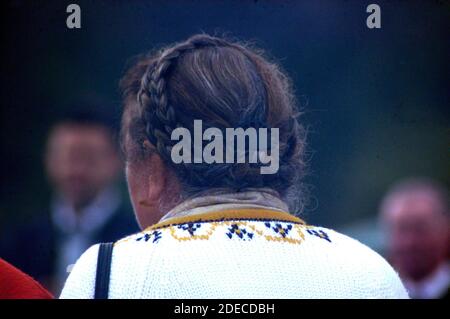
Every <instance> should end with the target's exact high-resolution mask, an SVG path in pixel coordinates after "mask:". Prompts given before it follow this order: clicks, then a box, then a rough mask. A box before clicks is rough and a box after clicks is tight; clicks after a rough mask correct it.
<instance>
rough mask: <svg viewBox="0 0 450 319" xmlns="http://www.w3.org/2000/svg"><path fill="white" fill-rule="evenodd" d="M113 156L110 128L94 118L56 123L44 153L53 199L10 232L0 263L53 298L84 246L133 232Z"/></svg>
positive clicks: (85, 115) (82, 115) (75, 116)
mask: <svg viewBox="0 0 450 319" xmlns="http://www.w3.org/2000/svg"><path fill="white" fill-rule="evenodd" d="M118 150H119V149H118V145H117V143H116V142H115V136H114V132H113V128H112V126H111V125H110V123H109V121H108V119H107V118H105V117H103V116H102V115H101V114H100V113H99V112H97V113H94V112H92V111H79V112H74V113H72V114H69V115H68V116H65V117H64V118H62V119H61V120H60V121H58V122H57V123H56V124H55V125H54V126H53V127H52V128H51V130H50V133H49V136H48V140H47V147H46V152H45V168H46V172H47V175H48V179H49V182H50V184H51V186H52V193H53V198H52V200H51V203H50V205H49V210H48V212H46V213H45V214H44V215H42V214H40V215H39V217H36V220H35V221H32V222H30V223H29V224H27V225H21V226H20V227H19V228H16V229H12V230H11V231H10V232H9V234H8V235H7V237H4V238H3V239H2V247H3V248H2V249H1V250H2V251H1V252H0V253H1V255H2V257H5V258H6V259H7V260H9V261H11V262H12V263H14V264H15V265H17V267H19V268H20V269H22V270H24V271H25V272H26V273H29V274H30V275H31V276H33V277H35V278H36V279H37V280H39V281H41V282H42V283H43V284H44V285H45V286H47V287H48V288H49V289H51V290H52V291H53V292H55V293H56V292H59V291H60V289H61V288H62V284H63V282H64V280H65V279H66V277H67V275H68V273H69V271H70V265H72V264H74V263H75V262H76V260H77V258H78V257H79V256H80V255H81V254H82V253H83V252H84V251H85V250H86V249H87V248H88V247H89V246H91V245H92V244H93V243H97V242H99V241H113V240H117V239H119V238H121V237H123V236H125V235H128V234H131V233H133V232H136V231H137V230H138V227H137V223H136V220H135V218H134V215H133V213H132V209H131V206H130V204H129V202H127V201H124V200H123V198H122V194H121V191H120V188H119V185H118V180H119V176H120V172H121V169H122V162H121V159H120V155H119V151H118Z"/></svg>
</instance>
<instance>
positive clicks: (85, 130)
mask: <svg viewBox="0 0 450 319" xmlns="http://www.w3.org/2000/svg"><path fill="white" fill-rule="evenodd" d="M46 166H47V172H48V175H49V179H50V182H51V183H52V184H53V186H54V187H55V190H56V192H57V193H59V194H60V195H62V196H63V197H64V198H65V199H66V200H68V201H69V202H70V203H71V204H72V205H73V206H74V207H75V209H80V208H82V207H84V206H86V205H88V204H89V202H90V201H92V200H93V199H94V198H95V196H97V195H98V194H99V192H100V191H102V190H103V188H104V187H106V186H107V185H108V184H109V183H111V182H112V181H113V180H114V179H115V177H116V176H117V174H118V172H119V170H120V160H119V158H118V154H117V152H116V150H115V148H114V146H113V143H112V141H111V137H110V135H109V131H108V130H107V129H106V128H103V127H101V126H96V125H87V124H86V125H77V124H61V125H59V126H57V127H56V128H55V129H54V130H53V132H52V133H51V135H50V138H49V141H48V149H47V156H46Z"/></svg>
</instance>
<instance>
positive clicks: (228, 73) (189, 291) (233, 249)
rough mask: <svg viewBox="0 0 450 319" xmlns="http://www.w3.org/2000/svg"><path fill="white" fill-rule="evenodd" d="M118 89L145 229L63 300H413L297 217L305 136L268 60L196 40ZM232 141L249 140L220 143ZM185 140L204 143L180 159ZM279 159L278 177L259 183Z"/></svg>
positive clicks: (393, 277) (71, 286)
mask: <svg viewBox="0 0 450 319" xmlns="http://www.w3.org/2000/svg"><path fill="white" fill-rule="evenodd" d="M121 87H122V90H123V96H124V113H123V120H122V145H123V150H124V154H125V157H126V175H127V181H128V186H129V191H130V196H131V200H132V203H133V206H134V210H135V213H136V216H137V219H138V221H139V223H140V226H141V228H142V229H143V230H142V232H140V233H138V234H134V235H132V236H129V237H126V238H124V239H122V240H120V241H118V242H115V243H114V245H113V247H114V249H112V246H111V245H109V246H108V247H109V249H106V248H101V247H105V245H95V246H93V247H91V248H90V249H89V250H87V251H86V252H85V253H84V254H83V255H82V256H81V257H80V259H79V260H78V262H77V263H76V265H75V267H74V268H73V271H72V273H71V275H70V276H69V279H68V280H67V282H66V285H65V287H64V289H63V292H62V294H61V297H62V298H94V297H100V298H105V297H109V298H406V297H407V293H406V291H405V289H404V287H403V286H402V284H401V282H400V280H399V278H398V276H397V274H396V273H395V272H394V270H393V269H392V268H391V267H390V266H389V265H388V264H387V262H386V261H385V260H384V259H383V258H382V257H380V256H379V255H378V254H376V253H375V252H373V251H372V250H370V249H369V248H368V247H366V246H364V245H362V244H361V243H359V242H357V241H355V240H353V239H351V238H348V237H346V236H344V235H342V234H339V233H337V232H335V231H333V230H330V229H325V228H322V227H315V226H311V225H308V224H307V223H305V222H304V221H303V220H301V219H300V218H299V217H298V215H299V214H300V213H301V212H302V210H303V208H304V206H305V201H306V200H305V198H306V195H305V188H304V187H303V186H302V185H303V184H302V178H303V175H304V172H305V160H304V154H305V138H306V135H305V132H304V130H303V127H302V126H301V125H300V124H299V122H298V115H299V113H298V111H297V107H296V104H295V98H294V95H293V92H292V87H291V84H290V81H289V79H288V77H287V76H286V75H285V74H284V73H283V72H282V71H281V69H280V67H279V66H278V65H276V64H275V63H272V62H269V61H268V60H267V59H266V58H265V57H264V56H263V54H262V52H261V51H260V50H256V49H251V48H250V47H249V46H247V45H244V44H242V43H239V42H235V41H228V40H225V39H222V38H218V37H212V36H209V35H205V34H201V35H195V36H192V37H190V38H189V39H187V40H186V41H184V42H181V43H177V44H174V45H172V46H169V47H166V48H163V49H161V50H159V51H156V52H152V53H150V54H148V55H144V56H141V57H139V58H138V59H137V61H136V62H135V64H134V65H133V66H131V67H130V68H129V69H128V71H127V72H126V74H125V76H124V77H123V79H122V81H121ZM199 121H201V124H202V127H203V129H205V130H204V132H203V135H201V136H200V137H198V136H197V135H198V134H196V133H195V129H196V127H195V125H196V123H199ZM232 128H235V129H236V128H240V129H241V130H240V131H235V132H238V133H243V134H244V136H238V135H239V134H237V133H236V135H235V136H234V137H236V139H239V138H241V141H240V142H239V141H236V143H231V145H230V143H229V140H226V143H222V142H223V141H222V142H220V141H219V136H220V135H221V134H222V136H226V135H227V134H228V133H229V131H228V130H229V129H232ZM180 130H181V131H180ZM264 130H268V131H269V134H268V136H265V137H264V138H261V135H258V136H257V137H259V140H258V141H257V143H253V144H252V139H253V138H254V137H255V135H254V134H253V133H255V132H258V134H259V133H261V132H266V131H264ZM179 132H188V133H191V134H192V135H194V140H195V143H190V144H189V143H188V142H192V141H191V137H183V139H186V140H184V141H183V143H184V142H186V143H187V144H184V145H185V146H184V147H180V144H179V143H180V142H181V141H180V139H181V135H180V134H178V133H179ZM252 132H253V133H252ZM275 133H276V134H275ZM228 137H229V135H228ZM234 137H233V138H234ZM267 140H271V141H272V143H268V142H267ZM246 141H248V143H246ZM253 142H254V141H253ZM198 143H200V144H198ZM212 144H213V145H212ZM186 145H190V146H188V147H186ZM252 145H253V146H255V145H256V146H258V147H260V146H261V145H263V146H264V145H265V146H266V148H265V149H264V148H262V149H261V148H258V147H257V149H256V150H255V149H254V147H253V148H252ZM201 150H203V153H202V152H201ZM207 150H208V151H207ZM230 150H231V151H233V150H237V151H241V155H243V156H241V157H239V156H237V157H235V155H232V156H230V157H229V156H228V154H229V152H228V151H230ZM208 152H209V155H211V156H212V157H213V159H214V160H211V159H209V160H208V159H206V158H204V157H205V156H206V155H208ZM205 154H206V155H205ZM224 154H226V155H227V156H222V157H221V156H219V155H224ZM230 154H234V153H232V152H230ZM269 154H270V156H274V158H275V157H276V159H277V161H278V167H277V169H276V170H274V171H273V172H271V173H269V174H263V173H262V170H261V168H262V166H264V163H267V162H264V160H263V159H265V158H266V159H267V157H269ZM191 155H194V156H193V160H181V161H180V160H174V157H176V156H178V158H182V159H188V158H190V156H191ZM225 157H226V159H225V160H224V159H223V158H225ZM221 158H222V159H221ZM251 158H253V159H254V160H253V161H251V160H250V159H251ZM242 159H244V160H242ZM255 159H258V160H255ZM99 247H100V248H99ZM105 251H106V252H110V253H109V254H108V253H105ZM105 256H107V257H105ZM108 256H109V257H110V259H109V258H108ZM105 260H106V262H105ZM105 264H106V267H105V266H104V265H105ZM105 273H106V276H105ZM105 278H106V279H105ZM105 283H106V284H105ZM99 287H100V288H99Z"/></svg>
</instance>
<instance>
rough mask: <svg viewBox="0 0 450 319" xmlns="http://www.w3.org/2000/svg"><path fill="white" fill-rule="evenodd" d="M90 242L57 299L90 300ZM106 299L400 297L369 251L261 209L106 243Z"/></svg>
mask: <svg viewBox="0 0 450 319" xmlns="http://www.w3.org/2000/svg"><path fill="white" fill-rule="evenodd" d="M97 253H98V245H95V246H92V247H91V248H90V249H88V250H87V251H86V252H85V253H84V254H83V255H82V256H81V257H80V259H79V260H78V262H77V263H76V265H75V267H74V269H73V271H72V273H71V274H70V276H69V278H68V280H67V282H66V285H65V287H64V289H63V291H62V294H61V298H93V295H94V283H95V271H96V264H97ZM109 296H110V298H181V299H185V298H408V295H407V292H406V290H405V288H404V287H403V285H402V283H401V282H400V279H399V277H398V275H397V274H396V272H395V271H394V270H393V269H392V268H391V266H390V265H389V264H388V263H387V262H386V261H385V260H384V259H383V258H382V257H381V256H379V255H378V254H377V253H375V252H374V251H372V250H371V249H369V248H368V247H366V246H365V245H363V244H361V243H360V242H358V241H356V240H354V239H351V238H349V237H347V236H345V235H342V234H340V233H338V232H335V231H333V230H330V229H326V228H321V227H314V226H309V225H306V224H305V223H304V222H303V221H302V220H300V219H298V218H296V217H293V216H292V215H290V214H287V213H283V212H279V211H276V210H268V209H255V208H253V209H231V210H230V209H229V210H224V211H221V212H215V213H204V214H194V215H190V216H184V217H178V218H171V219H168V220H165V221H163V222H160V223H159V224H157V225H154V226H152V227H150V228H148V229H146V230H144V231H143V232H141V233H138V234H135V235H132V236H129V237H126V238H124V239H122V240H120V241H118V242H117V243H116V244H115V246H114V251H113V259H112V265H111V281H110V291H109Z"/></svg>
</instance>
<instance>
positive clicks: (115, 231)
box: [0, 206, 139, 284]
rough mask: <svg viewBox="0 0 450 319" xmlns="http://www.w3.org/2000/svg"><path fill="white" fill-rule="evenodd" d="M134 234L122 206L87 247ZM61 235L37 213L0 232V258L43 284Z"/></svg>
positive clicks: (50, 272)
mask: <svg viewBox="0 0 450 319" xmlns="http://www.w3.org/2000/svg"><path fill="white" fill-rule="evenodd" d="M138 231H139V227H138V224H137V222H136V219H135V217H134V214H133V212H132V211H131V209H130V208H128V207H124V206H122V207H119V209H118V210H117V211H116V212H115V213H114V214H113V216H112V217H111V218H110V219H109V220H108V222H107V223H106V224H105V225H104V226H103V227H102V228H100V229H99V230H98V231H97V232H96V233H95V234H94V236H93V238H92V243H91V244H92V245H94V244H96V243H100V242H112V241H116V240H118V239H120V238H122V237H124V236H126V235H130V234H133V233H136V232H138ZM61 236H62V234H61V233H60V232H59V231H58V229H57V228H56V227H55V226H54V225H53V223H52V220H51V218H50V213H48V212H47V213H45V214H41V215H40V216H39V217H37V218H35V219H34V220H33V221H31V222H30V223H27V224H26V225H20V226H17V227H10V228H9V229H6V230H4V231H3V234H2V236H0V237H1V241H0V257H2V258H4V259H5V260H8V261H9V262H11V263H12V264H14V265H15V266H17V267H18V268H19V269H21V270H22V271H24V272H25V273H27V274H29V275H30V276H32V277H34V278H36V279H37V280H38V281H41V282H42V283H44V284H45V283H46V280H47V279H50V278H52V277H53V276H54V275H55V272H56V258H57V251H58V243H60V242H61V241H60V239H61Z"/></svg>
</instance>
